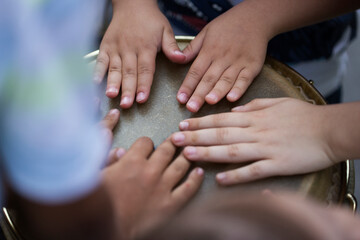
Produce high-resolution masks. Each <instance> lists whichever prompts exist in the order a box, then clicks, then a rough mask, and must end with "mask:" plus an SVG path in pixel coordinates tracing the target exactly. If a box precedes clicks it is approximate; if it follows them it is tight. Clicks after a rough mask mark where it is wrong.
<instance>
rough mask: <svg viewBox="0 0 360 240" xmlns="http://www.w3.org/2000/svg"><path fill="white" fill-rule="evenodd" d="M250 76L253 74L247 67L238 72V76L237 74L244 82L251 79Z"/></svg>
mask: <svg viewBox="0 0 360 240" xmlns="http://www.w3.org/2000/svg"><path fill="white" fill-rule="evenodd" d="M252 78H253V74H252V72H251V71H250V70H248V69H244V70H242V71H241V73H240V76H239V79H240V80H241V81H244V82H246V83H249V82H251V81H252Z"/></svg>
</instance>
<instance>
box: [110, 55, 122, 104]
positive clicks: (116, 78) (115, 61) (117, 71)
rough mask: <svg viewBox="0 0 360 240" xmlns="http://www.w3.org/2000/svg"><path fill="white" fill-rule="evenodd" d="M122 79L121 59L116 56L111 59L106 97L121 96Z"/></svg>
mask: <svg viewBox="0 0 360 240" xmlns="http://www.w3.org/2000/svg"><path fill="white" fill-rule="evenodd" d="M121 77H122V75H121V58H120V56H119V55H117V54H116V55H114V56H111V58H110V65H109V73H108V78H107V87H106V96H108V97H109V98H114V97H116V96H117V95H118V94H119V89H120V84H121Z"/></svg>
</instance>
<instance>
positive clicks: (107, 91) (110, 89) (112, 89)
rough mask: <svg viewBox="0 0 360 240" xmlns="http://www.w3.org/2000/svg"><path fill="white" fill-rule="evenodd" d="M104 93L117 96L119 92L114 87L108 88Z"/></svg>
mask: <svg viewBox="0 0 360 240" xmlns="http://www.w3.org/2000/svg"><path fill="white" fill-rule="evenodd" d="M106 93H115V94H118V93H119V90H118V89H117V88H116V87H109V88H108V89H106Z"/></svg>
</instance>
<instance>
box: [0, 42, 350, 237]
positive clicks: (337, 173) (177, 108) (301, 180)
mask: <svg viewBox="0 0 360 240" xmlns="http://www.w3.org/2000/svg"><path fill="white" fill-rule="evenodd" d="M191 39H192V37H177V41H178V44H179V46H180V48H184V47H185V46H186V45H187V44H188V43H189V42H190V41H191ZM97 54H98V51H96V52H93V53H91V54H89V55H87V56H86V59H88V60H89V61H94V60H95V58H96V56H97ZM189 67H190V64H186V65H180V64H175V63H171V62H170V61H169V60H167V59H166V57H165V56H164V55H163V54H162V53H160V54H158V57H157V60H156V71H155V76H154V81H153V86H152V89H151V94H150V97H149V100H148V101H147V102H146V103H144V104H136V103H135V104H134V106H132V107H131V108H130V109H127V110H121V119H120V123H119V124H118V126H117V127H116V129H115V130H114V143H113V145H114V146H115V147H124V148H129V147H130V146H131V144H132V143H134V142H135V140H136V139H137V138H139V137H141V136H148V137H150V138H151V139H152V140H153V141H154V144H155V146H157V145H159V144H160V143H161V142H162V141H163V140H165V139H166V138H167V137H168V136H170V135H171V134H172V133H173V132H175V131H178V124H179V122H180V121H182V120H184V119H187V118H191V117H201V116H205V115H209V114H215V113H220V112H228V111H230V109H231V108H233V107H235V106H238V105H243V104H246V103H248V102H249V101H251V100H253V99H255V98H275V97H293V98H297V99H301V100H303V101H306V102H309V103H311V104H318V105H323V104H326V103H325V100H324V99H323V98H322V96H321V95H320V94H319V93H318V92H317V90H316V89H315V88H314V87H313V86H312V83H311V81H307V80H306V79H305V78H303V77H302V76H301V75H300V74H298V73H297V72H295V71H294V70H292V69H291V68H289V67H288V66H286V65H284V64H282V63H280V62H278V61H276V60H274V59H271V58H267V59H266V61H265V64H264V66H263V69H262V71H261V72H260V74H259V75H258V76H257V77H256V78H255V80H254V81H253V83H252V84H251V86H250V87H249V88H248V90H247V91H246V93H245V94H244V95H243V96H242V97H241V98H240V100H238V101H237V102H234V103H230V102H228V101H227V100H226V99H223V100H222V101H220V102H219V103H218V104H216V105H208V104H205V105H204V106H203V107H202V108H201V109H200V111H199V112H198V113H191V112H189V111H188V110H187V109H186V108H185V106H184V105H181V104H179V103H178V102H177V100H176V93H177V91H178V89H179V87H180V85H181V83H182V81H183V79H184V78H185V75H186V73H187V71H188V69H189ZM105 85H106V84H105V83H104V84H103V85H102V88H103V89H102V92H103V93H104V92H105ZM119 102H120V98H119V97H118V98H116V99H108V98H107V97H106V96H105V94H103V97H102V101H101V106H100V108H101V113H102V114H103V115H105V114H106V113H107V112H108V110H110V109H112V108H118V106H119ZM279 137H281V136H279ZM198 164H200V165H201V167H202V168H204V170H205V178H204V182H203V184H202V187H201V189H200V191H199V192H198V193H197V196H196V198H201V197H205V196H207V194H209V193H214V192H215V191H236V190H241V192H244V191H243V190H246V191H247V190H250V191H259V190H263V189H270V190H274V191H276V190H286V191H295V192H297V193H301V194H304V195H305V196H310V197H313V198H315V199H317V200H319V201H322V202H325V203H327V204H329V203H337V204H340V203H343V202H345V201H348V202H350V203H351V205H352V208H353V210H355V208H356V201H355V198H354V197H353V194H352V193H353V184H354V179H353V176H354V174H353V165H352V162H351V161H345V162H343V163H341V164H338V165H335V166H333V167H330V168H328V169H325V170H322V171H318V172H314V173H310V174H303V175H297V176H287V177H272V178H268V179H264V180H259V181H256V182H252V183H246V184H238V185H234V186H231V187H226V188H225V187H220V186H219V185H217V184H216V181H215V175H216V173H218V172H220V171H224V170H229V169H234V168H237V167H238V166H239V165H238V164H223V163H221V164H220V163H219V164H216V163H194V164H193V165H194V167H195V166H196V165H198ZM3 211H4V213H5V221H3V222H2V226H3V228H4V229H5V231H6V232H7V233H8V235H9V236H10V235H11V236H12V238H10V237H9V239H20V235H21V234H20V233H19V232H20V231H21V230H20V229H21V227H19V226H17V225H16V219H15V218H14V217H12V216H13V215H15V214H13V213H14V210H7V209H3Z"/></svg>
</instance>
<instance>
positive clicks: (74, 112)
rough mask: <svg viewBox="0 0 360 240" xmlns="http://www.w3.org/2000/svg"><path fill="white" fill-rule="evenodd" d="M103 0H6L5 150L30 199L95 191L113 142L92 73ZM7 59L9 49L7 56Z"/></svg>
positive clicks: (1, 88) (9, 172)
mask: <svg viewBox="0 0 360 240" xmlns="http://www.w3.org/2000/svg"><path fill="white" fill-rule="evenodd" d="M99 2H101V1H97V0H79V1H72V0H71V1H70V0H62V1H51V0H47V1H35V0H33V1H31V0H29V1H21V0H16V1H14V0H4V4H3V3H2V6H3V7H2V8H1V9H2V10H0V16H3V17H2V18H6V24H0V29H2V28H5V27H6V28H7V30H8V34H9V36H8V37H6V38H0V45H2V46H7V48H8V52H9V54H8V56H7V57H6V59H5V60H4V59H2V61H3V62H5V63H6V64H4V65H3V66H6V67H3V69H0V70H1V72H0V93H1V96H0V100H1V103H0V104H1V117H0V124H1V125H0V130H1V135H0V152H1V154H2V158H3V172H4V173H5V175H6V178H7V179H8V181H9V182H10V184H11V186H12V187H13V188H14V190H15V191H17V192H18V193H19V194H21V195H23V196H24V197H27V198H29V199H32V200H35V201H39V202H43V203H47V204H52V203H54V204H57V203H64V202H66V201H71V200H74V199H77V198H80V197H82V196H84V195H86V194H88V193H89V192H91V191H92V190H93V189H94V188H95V187H96V186H97V185H98V184H99V181H100V169H101V167H102V164H103V162H104V159H105V155H106V151H107V149H108V145H109V143H107V142H106V141H105V139H104V138H103V137H102V135H101V134H100V129H99V128H98V127H97V124H96V122H97V119H96V110H95V105H94V104H92V103H93V102H94V101H93V97H94V93H95V92H94V90H95V89H94V88H93V85H92V83H91V82H92V81H91V72H90V69H89V67H88V66H87V64H86V63H85V62H84V60H83V58H82V56H83V55H84V54H85V53H86V52H87V51H89V50H90V48H91V46H93V45H92V44H93V42H92V39H94V34H95V31H96V29H97V27H96V26H97V24H96V23H97V22H99V15H98V13H99V12H101V8H100V7H101V4H100V3H99ZM0 58H2V56H0Z"/></svg>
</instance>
